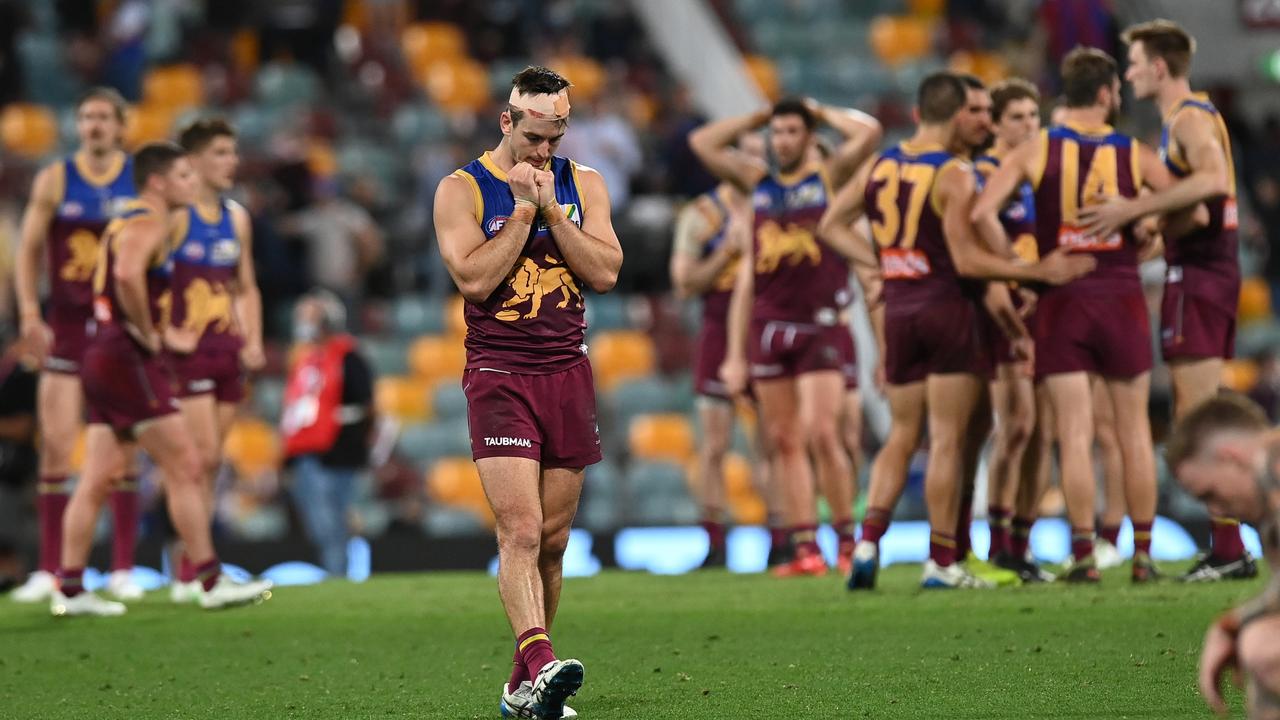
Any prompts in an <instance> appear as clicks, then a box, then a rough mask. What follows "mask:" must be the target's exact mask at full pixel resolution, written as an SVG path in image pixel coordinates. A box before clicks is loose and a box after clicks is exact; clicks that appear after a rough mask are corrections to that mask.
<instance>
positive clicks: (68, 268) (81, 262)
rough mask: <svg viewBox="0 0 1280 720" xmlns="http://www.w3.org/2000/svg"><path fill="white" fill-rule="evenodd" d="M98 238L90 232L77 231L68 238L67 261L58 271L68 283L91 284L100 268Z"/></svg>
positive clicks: (60, 276)
mask: <svg viewBox="0 0 1280 720" xmlns="http://www.w3.org/2000/svg"><path fill="white" fill-rule="evenodd" d="M98 244H99V241H98V236H97V235H94V234H93V233H91V232H89V231H88V230H76V231H75V232H73V233H71V237H69V238H67V254H68V256H69V257H68V258H67V261H66V262H64V263H63V264H62V267H61V268H59V270H58V277H59V278H61V279H62V280H65V281H66V282H89V280H90V279H91V278H92V277H93V270H94V268H96V267H97V266H98Z"/></svg>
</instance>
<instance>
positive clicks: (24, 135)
mask: <svg viewBox="0 0 1280 720" xmlns="http://www.w3.org/2000/svg"><path fill="white" fill-rule="evenodd" d="M0 142H3V144H4V147H5V149H7V150H9V151H10V152H13V153H16V154H18V155H23V156H25V157H30V158H38V157H41V156H44V155H48V154H49V153H51V152H53V151H54V150H55V149H56V148H57V146H58V119H57V118H56V117H55V116H54V114H53V111H52V110H50V109H49V108H47V107H44V106H43V105H34V104H31V103H10V104H8V105H7V106H5V108H4V112H3V113H0Z"/></svg>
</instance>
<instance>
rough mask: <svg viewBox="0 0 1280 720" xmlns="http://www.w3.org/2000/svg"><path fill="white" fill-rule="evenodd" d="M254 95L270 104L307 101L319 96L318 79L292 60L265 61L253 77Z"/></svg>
mask: <svg viewBox="0 0 1280 720" xmlns="http://www.w3.org/2000/svg"><path fill="white" fill-rule="evenodd" d="M254 86H255V91H254V95H255V97H256V98H257V100H258V102H260V103H262V104H264V105H266V106H268V107H272V108H285V107H292V106H295V105H311V104H313V103H315V101H316V99H317V98H318V97H319V96H320V92H321V85H320V79H319V78H317V77H316V75H315V73H314V72H312V71H311V70H310V69H309V68H307V67H306V66H305V65H302V64H299V63H294V62H278V61H277V62H269V63H267V64H266V65H263V66H262V67H261V68H259V70H258V75H257V77H256V78H254Z"/></svg>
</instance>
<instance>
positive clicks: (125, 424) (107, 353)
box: [80, 335, 178, 437]
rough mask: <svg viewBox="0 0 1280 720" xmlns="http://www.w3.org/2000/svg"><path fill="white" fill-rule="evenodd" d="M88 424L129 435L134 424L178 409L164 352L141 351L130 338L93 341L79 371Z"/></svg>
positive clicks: (118, 337)
mask: <svg viewBox="0 0 1280 720" xmlns="http://www.w3.org/2000/svg"><path fill="white" fill-rule="evenodd" d="M80 379H81V382H82V383H83V385H84V397H85V404H86V405H87V406H88V408H89V423H90V424H106V425H110V426H111V428H112V429H113V430H115V431H116V433H117V434H120V435H123V436H126V437H128V436H132V434H133V432H134V430H135V428H137V426H138V425H139V424H141V423H144V422H146V421H148V420H155V419H156V418H159V417H163V416H165V415H168V414H170V413H175V412H177V411H178V400H177V397H176V396H175V395H174V378H173V373H172V371H171V370H170V369H169V366H168V364H167V363H166V362H165V359H164V357H163V356H159V355H150V354H147V353H145V352H143V351H142V350H141V349H140V348H139V347H138V345H137V344H136V343H135V342H133V341H132V340H131V339H129V338H127V337H123V336H119V335H116V336H113V337H109V338H104V339H95V340H94V341H93V342H92V343H91V344H90V345H89V348H88V349H87V350H86V351H85V353H84V362H83V364H82V367H81V369H80Z"/></svg>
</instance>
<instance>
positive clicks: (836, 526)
mask: <svg viewBox="0 0 1280 720" xmlns="http://www.w3.org/2000/svg"><path fill="white" fill-rule="evenodd" d="M854 527H855V526H854V522H853V518H848V519H846V520H841V521H839V522H835V523H832V524H831V528H832V529H833V530H835V531H836V540H837V541H838V543H839V545H840V547H842V548H843V547H846V546H848V547H853V543H854V536H853V533H854Z"/></svg>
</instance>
